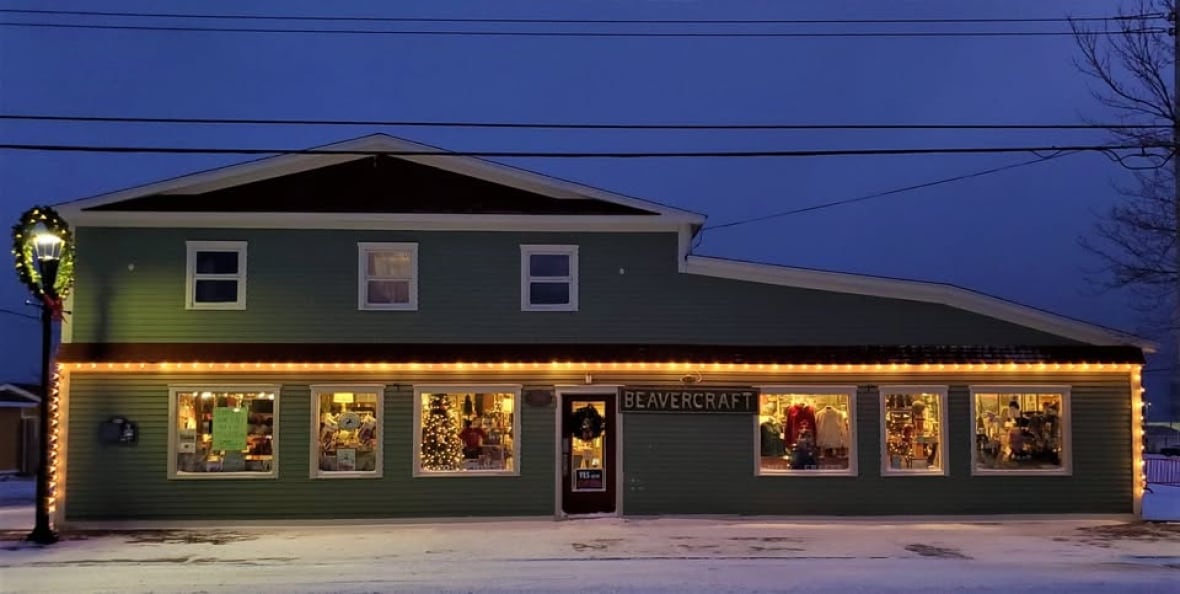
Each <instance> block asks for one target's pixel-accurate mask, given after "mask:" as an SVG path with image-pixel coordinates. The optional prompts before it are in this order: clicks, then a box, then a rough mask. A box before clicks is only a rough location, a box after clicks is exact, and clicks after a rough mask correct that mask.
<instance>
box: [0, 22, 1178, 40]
mask: <svg viewBox="0 0 1180 594" xmlns="http://www.w3.org/2000/svg"><path fill="white" fill-rule="evenodd" d="M0 27H21V28H38V29H87V30H110V31H168V32H173V33H176V32H186V33H194V32H195V33H298V34H324V35H401V36H430V37H584V38H620V37H651V38H704V37H713V38H731V39H733V38H751V39H752V38H840V39H847V38H946V37H1061V36H1070V37H1073V36H1074V35H1075V33H1074V32H1073V31H897V32H885V31H873V32H840V33H836V32H816V33H805V32H732V33H721V32H621V31H620V32H608V31H449V30H436V31H421V30H400V31H399V30H377V29H269V28H261V27H200V26H183V25H100V24H81V23H45V22H12V21H0ZM1167 31H1168V30H1167V29H1163V28H1155V29H1142V30H1133V31H1121V30H1120V31H1092V32H1090V33H1088V34H1090V35H1128V34H1156V33H1166V32H1167Z"/></svg>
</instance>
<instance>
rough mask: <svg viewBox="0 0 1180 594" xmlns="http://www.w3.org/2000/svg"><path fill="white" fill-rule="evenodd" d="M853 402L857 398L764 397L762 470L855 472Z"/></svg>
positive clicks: (760, 420)
mask: <svg viewBox="0 0 1180 594" xmlns="http://www.w3.org/2000/svg"><path fill="white" fill-rule="evenodd" d="M851 402H852V398H851V394H839V393H823V392H819V393H797V394H792V393H783V394H775V393H764V394H762V395H761V398H760V402H759V410H760V411H761V414H760V415H759V418H758V439H759V447H758V451H759V456H760V458H759V469H760V470H761V471H772V472H773V471H816V470H828V471H832V470H841V471H846V470H849V469H850V468H851V464H852V462H851V446H852V434H851V428H850V427H849V413H850V410H851V406H852V404H851Z"/></svg>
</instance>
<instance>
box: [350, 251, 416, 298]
mask: <svg viewBox="0 0 1180 594" xmlns="http://www.w3.org/2000/svg"><path fill="white" fill-rule="evenodd" d="M357 247H358V251H359V256H360V258H359V268H358V275H357V276H358V278H359V280H360V286H359V287H358V297H357V302H358V303H357V307H358V308H359V309H394V310H397V309H401V310H416V309H418V244H416V243H359V244H357Z"/></svg>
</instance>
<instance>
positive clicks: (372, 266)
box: [368, 251, 414, 278]
mask: <svg viewBox="0 0 1180 594" xmlns="http://www.w3.org/2000/svg"><path fill="white" fill-rule="evenodd" d="M413 271H414V262H413V258H412V257H411V256H410V252H404V251H384V252H369V262H368V275H369V277H370V278H410V277H411V276H413Z"/></svg>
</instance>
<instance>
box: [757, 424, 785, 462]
mask: <svg viewBox="0 0 1180 594" xmlns="http://www.w3.org/2000/svg"><path fill="white" fill-rule="evenodd" d="M761 429H762V447H761V450H762V455H763V456H782V455H783V454H785V453H786V448H785V447H783V426H782V425H781V424H779V422H778V421H776V420H774V419H767V420H765V421H763V422H762V425H761Z"/></svg>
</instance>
